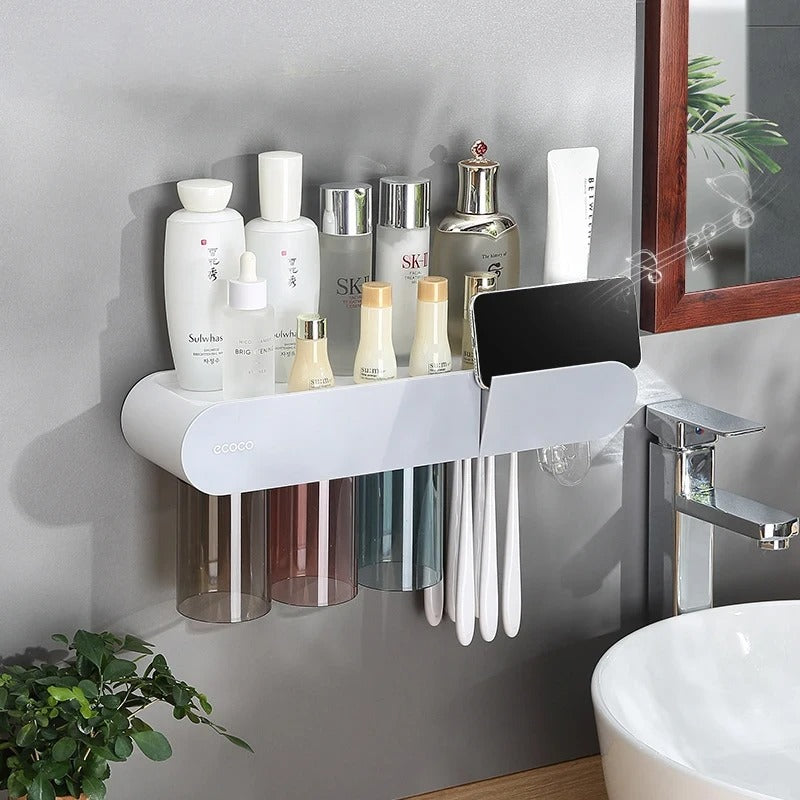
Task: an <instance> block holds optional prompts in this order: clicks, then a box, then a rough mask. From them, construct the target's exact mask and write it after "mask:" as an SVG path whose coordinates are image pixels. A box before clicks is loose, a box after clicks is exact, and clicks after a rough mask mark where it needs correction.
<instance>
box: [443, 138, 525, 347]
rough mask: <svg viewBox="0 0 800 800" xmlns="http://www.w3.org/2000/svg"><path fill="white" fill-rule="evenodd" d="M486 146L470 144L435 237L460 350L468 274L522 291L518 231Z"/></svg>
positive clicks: (454, 341) (454, 342)
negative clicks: (501, 204) (449, 209)
mask: <svg viewBox="0 0 800 800" xmlns="http://www.w3.org/2000/svg"><path fill="white" fill-rule="evenodd" d="M487 149H488V148H487V146H486V143H485V142H483V141H481V140H480V139H479V140H478V141H476V142H475V143H474V144H473V145H472V157H471V158H467V159H464V160H463V161H459V162H458V203H457V205H456V210H455V211H454V212H453V213H452V214H449V215H448V216H446V217H445V218H444V219H443V220H442V221H441V222H440V223H439V227H438V228H437V230H436V232H435V233H434V236H433V253H432V258H431V260H432V268H431V273H434V274H436V275H443V276H444V277H446V278H447V279H448V280H449V281H450V288H451V292H452V296H451V297H450V310H449V313H448V333H449V335H450V344H451V345H452V347H453V348H454V349H455V350H456V351H457V350H459V349H460V347H461V336H462V324H463V317H462V309H463V307H464V294H463V291H464V275H465V274H466V273H467V272H475V271H481V272H493V273H494V274H495V275H496V276H497V288H498V289H514V288H516V287H517V286H519V267H520V241H519V228H518V227H517V223H516V221H515V220H514V218H513V217H512V216H510V215H509V214H503V213H501V212H500V211H498V204H497V174H498V171H499V169H500V164H498V162H497V161H491V160H489V159H487V158H486V157H485V156H486V151H487Z"/></svg>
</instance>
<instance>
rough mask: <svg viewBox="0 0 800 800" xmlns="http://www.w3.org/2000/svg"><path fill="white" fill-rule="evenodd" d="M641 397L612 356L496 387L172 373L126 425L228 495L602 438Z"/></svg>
mask: <svg viewBox="0 0 800 800" xmlns="http://www.w3.org/2000/svg"><path fill="white" fill-rule="evenodd" d="M401 374H402V371H401ZM635 400H636V378H635V376H634V374H633V372H632V371H631V370H630V369H629V368H628V367H626V366H624V365H623V364H619V363H617V362H613V361H609V362H603V363H600V364H587V365H583V366H576V367H565V368H562V369H553V370H543V371H541V372H528V373H523V374H520V375H509V376H503V377H498V378H495V379H494V381H493V383H492V388H491V389H490V390H488V391H482V390H481V389H480V388H479V387H478V385H477V384H476V383H475V380H474V377H473V375H472V373H471V372H467V371H458V372H451V373H447V374H445V375H430V376H424V377H417V378H409V377H399V378H398V379H397V380H394V381H387V382H386V383H378V384H369V385H361V386H356V385H353V384H352V383H349V385H339V386H336V387H334V388H332V389H326V390H325V391H316V392H299V393H295V394H288V393H285V392H281V393H278V394H275V395H270V396H267V397H257V398H252V399H248V400H222V398H221V393H218V392H208V393H200V392H187V391H184V390H182V389H180V388H179V387H178V385H177V383H176V381H175V373H174V372H171V371H170V372H157V373H155V374H153V375H149V376H148V377H146V378H143V379H142V380H141V381H139V383H137V384H136V386H134V387H133V389H131V391H130V393H129V394H128V397H127V398H126V400H125V404H124V406H123V408H122V432H123V434H124V435H125V439H126V440H127V442H128V444H129V445H130V446H131V448H132V449H133V450H135V451H136V452H137V453H139V454H140V455H142V456H144V457H145V458H147V459H148V460H150V461H152V462H153V463H155V464H157V465H158V466H160V467H162V468H163V469H165V470H167V472H170V473H172V474H173V475H176V476H177V477H179V478H181V479H182V480H184V481H186V482H187V483H190V484H192V485H193V486H195V487H196V488H198V489H200V490H201V491H203V492H205V493H207V494H212V495H225V494H232V493H235V492H249V491H256V490H258V489H269V488H272V487H275V486H289V485H292V484H297V483H310V482H313V481H319V480H326V479H333V478H342V477H346V476H350V475H364V474H368V473H372V472H382V471H384V470H391V469H401V468H404V467H413V466H422V465H424V464H435V463H441V462H447V461H455V460H456V459H461V458H475V457H477V456H479V455H495V454H500V453H507V452H511V451H515V450H519V451H521V450H533V449H536V448H538V447H545V446H548V445H552V444H562V443H568V442H578V441H587V440H591V439H597V438H600V437H602V436H606V435H608V434H610V433H614V432H615V431H616V430H618V429H619V428H620V427H622V425H624V424H625V423H626V422H627V421H628V419H629V418H630V415H631V414H632V412H633V408H634V403H635Z"/></svg>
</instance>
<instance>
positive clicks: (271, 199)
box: [258, 150, 303, 222]
mask: <svg viewBox="0 0 800 800" xmlns="http://www.w3.org/2000/svg"><path fill="white" fill-rule="evenodd" d="M302 196H303V154H302V153H291V152H289V151H288V150H272V151H271V152H269V153H259V155H258V197H259V200H260V203H261V217H262V218H263V219H266V220H268V221H269V222H292V221H293V220H296V219H299V218H300V201H301V200H302Z"/></svg>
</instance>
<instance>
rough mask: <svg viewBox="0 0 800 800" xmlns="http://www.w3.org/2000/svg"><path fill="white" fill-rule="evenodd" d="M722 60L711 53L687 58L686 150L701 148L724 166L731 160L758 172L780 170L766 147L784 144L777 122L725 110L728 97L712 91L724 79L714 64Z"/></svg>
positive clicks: (742, 167)
mask: <svg viewBox="0 0 800 800" xmlns="http://www.w3.org/2000/svg"><path fill="white" fill-rule="evenodd" d="M721 64H722V62H721V61H720V60H719V59H717V58H714V56H696V57H694V58H690V59H689V95H688V107H687V130H688V142H687V143H688V145H689V150H690V151H691V152H694V148H695V146H698V147H700V148H701V149H702V151H703V153H704V155H705V157H706V158H711V156H712V155H713V156H714V157H715V158H716V159H717V161H719V164H720V166H721V167H722V168H723V169H725V167H726V165H727V164H726V162H727V161H728V160H730V161H732V162H733V163H734V164H735V165H736V166H737V167H739V169H741V170H744V171H746V170H747V169H748V167H753V168H755V169H757V170H758V171H759V172H770V173H772V174H773V175H774V174H775V173H777V172H780V169H781V167H780V164H778V162H777V161H775V159H773V158H772V157H771V156H770V155H769V154H768V153H767V151H766V149H765V148H767V147H784V146H785V145H786V144H787V141H786V139H784V138H783V136H782V135H781V133H780V131H779V130H778V125H777V123H775V122H772V121H771V120H768V119H762V118H761V117H757V116H755V115H754V114H745V115H741V114H731V113H729V112H728V111H727V109H728V107H729V106H730V104H731V97H728V96H726V95H721V94H717V93H716V91H714V90H715V89H716V88H717V87H719V86H721V85H722V84H723V83H725V78H722V77H720V76H719V75H718V74H717V71H716V68H717V67H718V66H720V65H721Z"/></svg>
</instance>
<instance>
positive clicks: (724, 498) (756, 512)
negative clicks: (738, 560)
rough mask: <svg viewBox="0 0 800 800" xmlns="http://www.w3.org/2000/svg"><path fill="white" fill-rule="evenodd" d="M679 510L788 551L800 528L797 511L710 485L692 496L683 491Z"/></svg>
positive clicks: (761, 544) (677, 505)
mask: <svg viewBox="0 0 800 800" xmlns="http://www.w3.org/2000/svg"><path fill="white" fill-rule="evenodd" d="M675 510H676V511H680V512H681V513H683V514H688V515H689V516H690V517H695V518H696V519H700V520H703V521H704V522H710V523H711V524H712V525H717V526H719V527H720V528H726V529H727V530H729V531H733V532H734V533H739V534H741V535H742V536H747V537H749V538H751V539H755V540H756V541H757V542H758V546H759V547H760V548H762V549H764V550H785V549H786V548H787V547H788V546H789V544H790V542H791V540H792V539H793V538H794V537H795V536H797V534H798V530H799V529H800V522H799V521H798V518H797V517H796V516H795V515H794V514H789V513H788V512H786V511H779V510H778V509H776V508H770V507H769V506H765V505H763V504H762V503H757V502H756V501H755V500H750V499H748V498H746V497H740V496H739V495H738V494H734V493H733V492H726V491H724V490H723V489H715V488H706V489H703V490H700V491H694V492H692V494H691V495H690V496H688V497H687V496H685V495H681V494H679V495H678V496H677V497H676V498H675Z"/></svg>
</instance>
